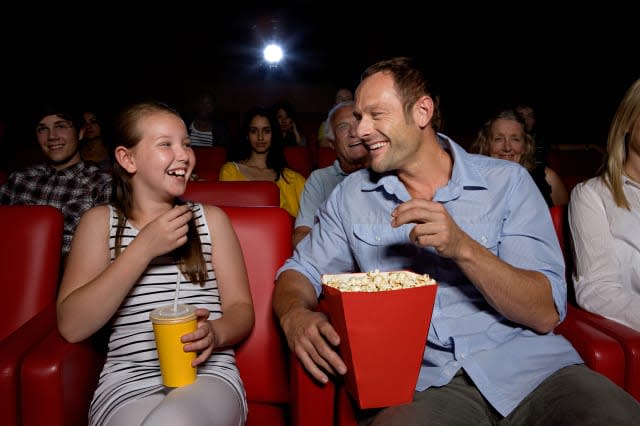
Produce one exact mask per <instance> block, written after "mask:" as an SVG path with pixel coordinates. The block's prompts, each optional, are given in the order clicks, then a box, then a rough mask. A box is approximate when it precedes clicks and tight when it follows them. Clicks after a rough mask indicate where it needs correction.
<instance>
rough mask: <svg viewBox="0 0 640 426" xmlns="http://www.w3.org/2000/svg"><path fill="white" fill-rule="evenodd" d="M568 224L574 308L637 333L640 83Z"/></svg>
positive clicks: (574, 197) (579, 191)
mask: <svg viewBox="0 0 640 426" xmlns="http://www.w3.org/2000/svg"><path fill="white" fill-rule="evenodd" d="M569 226H570V229H571V237H572V239H573V247H574V251H575V271H574V275H573V284H574V287H575V294H576V301H577V303H578V305H580V306H581V307H583V308H584V309H586V310H588V311H591V312H594V313H597V314H600V315H602V316H605V317H607V318H610V319H612V320H615V321H618V322H620V323H622V324H624V325H626V326H629V327H631V328H634V329H636V330H638V331H640V80H636V81H635V82H634V83H633V84H632V85H631V87H630V88H629V89H628V90H627V92H626V94H625V95H624V98H623V99H622V102H621V103H620V105H619V106H618V110H617V111H616V113H615V115H614V117H613V120H612V122H611V126H610V128H609V135H608V138H607V152H606V154H605V162H604V164H603V167H602V168H601V171H600V173H599V175H598V176H596V177H593V178H591V179H589V180H587V181H585V182H583V183H579V184H578V185H577V186H576V187H575V188H574V189H573V191H572V192H571V201H570V203H569Z"/></svg>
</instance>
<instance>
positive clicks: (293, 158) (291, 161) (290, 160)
mask: <svg viewBox="0 0 640 426" xmlns="http://www.w3.org/2000/svg"><path fill="white" fill-rule="evenodd" d="M284 156H285V158H286V160H287V164H288V165H289V168H291V169H293V170H295V171H296V172H298V173H300V174H301V175H302V176H304V177H305V178H308V177H309V175H310V174H311V171H312V170H313V163H312V162H311V151H309V149H308V148H307V147H305V146H285V147H284Z"/></svg>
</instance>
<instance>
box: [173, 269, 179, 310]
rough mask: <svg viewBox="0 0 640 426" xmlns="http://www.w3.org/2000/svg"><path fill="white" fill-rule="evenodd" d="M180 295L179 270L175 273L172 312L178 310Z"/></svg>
mask: <svg viewBox="0 0 640 426" xmlns="http://www.w3.org/2000/svg"><path fill="white" fill-rule="evenodd" d="M179 297H180V271H178V273H177V274H176V294H175V295H174V296H173V312H175V311H177V310H178V298H179Z"/></svg>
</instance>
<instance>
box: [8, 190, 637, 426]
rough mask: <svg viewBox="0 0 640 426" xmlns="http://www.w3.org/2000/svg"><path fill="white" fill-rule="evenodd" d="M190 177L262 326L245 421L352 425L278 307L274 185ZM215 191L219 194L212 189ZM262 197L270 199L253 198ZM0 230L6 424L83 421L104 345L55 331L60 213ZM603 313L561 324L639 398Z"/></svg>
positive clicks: (279, 225)
mask: <svg viewBox="0 0 640 426" xmlns="http://www.w3.org/2000/svg"><path fill="white" fill-rule="evenodd" d="M192 184H193V182H192V183H190V184H189V188H192V189H190V190H189V191H193V192H187V193H186V194H185V196H184V198H185V199H191V200H195V201H202V202H205V203H213V204H218V205H220V206H222V208H223V209H224V210H225V211H226V213H227V214H228V215H229V217H230V219H231V222H232V224H233V226H234V229H235V230H236V233H237V234H238V237H239V239H240V244H241V246H242V250H243V253H244V256H245V259H246V262H247V270H248V273H249V281H250V285H251V291H252V296H253V300H254V304H255V311H256V326H255V328H254V330H253V331H252V333H251V335H250V336H249V337H248V339H247V340H246V341H244V342H243V343H242V344H241V345H240V346H239V347H238V350H237V356H238V366H239V368H240V373H241V375H242V378H243V380H244V382H245V386H246V390H247V399H248V402H249V418H248V425H304V426H315V425H318V426H321V425H332V424H355V416H354V407H353V405H352V402H351V400H350V398H349V397H348V396H347V394H346V392H345V390H344V387H343V386H342V383H341V381H339V380H336V381H335V382H330V383H329V384H326V385H322V384H319V383H317V382H315V381H314V380H313V379H312V378H311V377H310V376H309V375H308V374H307V373H306V371H305V370H304V368H303V367H302V365H301V364H300V363H299V362H298V361H297V359H296V358H295V355H293V354H291V353H290V351H289V350H288V348H287V346H286V343H285V340H284V339H283V337H282V335H281V332H280V330H279V326H278V323H277V321H276V320H275V318H274V315H273V312H272V308H271V297H272V290H273V285H274V281H273V278H274V275H275V272H276V270H277V269H278V268H279V267H280V266H281V265H282V263H283V262H284V260H285V259H286V258H287V257H288V256H289V255H290V254H291V250H292V247H291V234H292V225H293V223H292V218H291V217H290V216H289V215H288V214H287V213H286V211H284V210H282V209H281V208H279V207H276V206H277V205H278V204H279V199H278V201H277V202H276V201H275V200H274V199H273V198H271V199H270V200H266V201H264V199H263V198H260V197H263V196H264V193H272V194H273V191H272V190H271V189H267V188H268V186H266V187H264V188H261V189H259V190H255V189H254V190H253V191H254V192H255V193H258V195H256V196H255V198H251V197H249V196H246V197H245V198H244V201H241V202H243V203H246V204H245V206H237V205H235V206H234V205H229V204H233V203H234V202H233V200H232V194H233V192H235V193H236V194H237V193H238V192H243V191H252V189H251V188H256V186H254V185H253V184H255V182H252V183H250V184H249V183H247V182H244V183H243V182H206V183H202V184H201V183H198V184H197V186H198V189H197V190H194V189H193V188H194V187H192ZM237 184H239V185H237ZM203 185H204V186H203ZM230 185H231V186H230ZM207 186H208V188H207ZM274 186H275V185H274ZM241 187H242V188H244V189H240V188H241ZM216 188H218V189H216ZM230 188H234V189H233V191H230V190H229V189H230ZM272 188H273V187H272ZM198 191H199V192H198ZM216 191H218V193H217V194H218V195H217V196H215V195H211V194H215V193H216ZM220 194H223V195H220ZM224 194H226V195H224ZM225 197H226V198H225ZM211 198H213V199H211ZM238 200H239V199H238ZM259 200H263V201H259ZM262 202H264V203H268V205H267V206H263V207H259V206H257V205H258V204H260V203H262ZM225 203H229V204H227V205H225ZM235 203H236V204H239V203H240V201H236V202H235ZM564 215H565V213H564V211H562V210H561V209H560V210H558V209H556V208H552V218H553V219H554V225H555V226H556V231H557V232H558V236H559V239H560V240H561V241H564V240H565V235H564V234H565V233H564V225H563V223H564V222H563V220H564V217H565V216H564ZM0 229H1V230H2V231H3V233H2V235H3V236H4V237H5V238H4V239H3V241H2V244H4V245H5V247H4V248H3V253H6V254H7V255H8V257H5V256H3V257H2V258H0V262H2V263H0V267H1V269H0V274H2V275H1V276H0V279H1V282H3V283H10V285H5V289H4V290H5V294H4V296H3V298H2V303H1V305H0V306H2V308H3V309H4V312H11V314H10V316H11V319H12V321H9V320H5V321H3V327H7V328H6V329H2V340H1V341H0V371H2V374H1V375H0V395H1V397H0V410H1V412H2V413H3V415H2V416H3V418H5V419H7V423H6V424H7V425H14V424H15V425H18V424H23V425H35V424H48V425H83V424H86V420H87V412H88V406H89V402H90V398H91V396H92V394H93V390H94V389H95V386H96V383H97V378H98V373H99V371H100V369H101V365H102V362H103V361H104V355H105V353H104V347H103V346H102V345H101V344H99V342H98V341H97V340H95V341H94V340H88V341H85V342H82V343H76V344H71V343H68V342H66V341H65V340H64V339H63V338H62V337H61V336H60V335H59V333H58V331H57V327H56V317H55V288H56V286H57V282H58V279H59V270H58V265H59V260H60V255H59V253H60V241H61V232H62V218H61V216H60V214H59V212H58V210H56V209H54V208H52V207H47V206H1V207H0ZM34 230H35V231H34ZM9 254H10V256H9ZM38 299H39V302H37V303H36V302H33V301H34V300H38ZM21 300H22V301H28V302H29V303H25V302H20V301H21ZM11 309H14V310H11ZM321 309H322V305H321ZM13 319H15V321H14V320H13ZM607 321H608V320H604V319H599V318H597V316H594V315H593V314H589V313H586V312H584V311H581V310H580V309H578V308H576V307H574V306H570V309H569V311H568V315H567V318H566V320H565V321H564V322H563V323H562V324H561V325H560V326H559V327H558V328H557V331H558V332H559V333H561V334H563V335H564V336H565V337H567V338H568V339H569V340H570V341H571V342H572V344H573V345H574V346H575V347H576V349H577V350H578V351H579V352H580V354H581V355H582V357H583V358H584V359H585V361H586V363H587V365H588V366H589V367H591V368H592V369H594V370H596V371H599V372H601V373H602V374H604V375H606V376H607V377H609V378H610V379H611V380H612V381H614V382H615V383H617V384H618V385H619V386H621V387H623V388H625V389H627V390H628V391H629V392H630V393H631V394H632V395H633V396H635V397H636V398H637V399H639V400H640V393H639V392H638V389H639V388H638V386H639V383H638V382H639V381H640V374H638V368H640V362H639V357H638V354H640V350H639V348H640V345H639V344H638V342H640V338H639V337H638V336H640V333H637V332H633V333H632V330H627V331H624V332H623V331H621V330H622V329H621V327H617V328H607V329H605V328H604V325H603V324H604V322H607ZM608 322H609V323H612V321H608ZM5 324H8V325H5ZM609 325H610V324H609ZM611 330H614V331H615V333H614V332H613V331H611ZM616 333H617V334H616Z"/></svg>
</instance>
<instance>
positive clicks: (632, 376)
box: [567, 305, 640, 401]
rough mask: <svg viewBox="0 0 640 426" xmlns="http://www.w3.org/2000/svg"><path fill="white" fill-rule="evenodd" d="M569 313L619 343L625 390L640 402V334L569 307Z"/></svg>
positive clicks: (577, 308) (611, 321)
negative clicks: (622, 360)
mask: <svg viewBox="0 0 640 426" xmlns="http://www.w3.org/2000/svg"><path fill="white" fill-rule="evenodd" d="M567 309H568V312H570V313H571V315H574V316H575V317H576V318H578V319H579V320H580V321H584V322H586V323H588V324H589V325H591V326H592V327H594V328H596V329H598V330H600V331H601V332H603V333H604V334H606V335H608V336H611V337H613V338H614V339H616V340H617V341H618V343H619V344H620V346H622V350H623V351H624V365H625V379H624V388H625V389H626V390H627V392H629V393H630V394H631V395H633V397H634V398H636V399H637V400H638V401H640V332H639V331H636V330H634V329H632V328H631V327H627V326H625V325H623V324H620V323H619V322H616V321H613V320H610V319H608V318H605V317H603V316H600V315H597V314H594V313H591V312H589V311H587V310H584V309H582V308H580V307H577V306H573V305H569V306H568V307H567Z"/></svg>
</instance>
